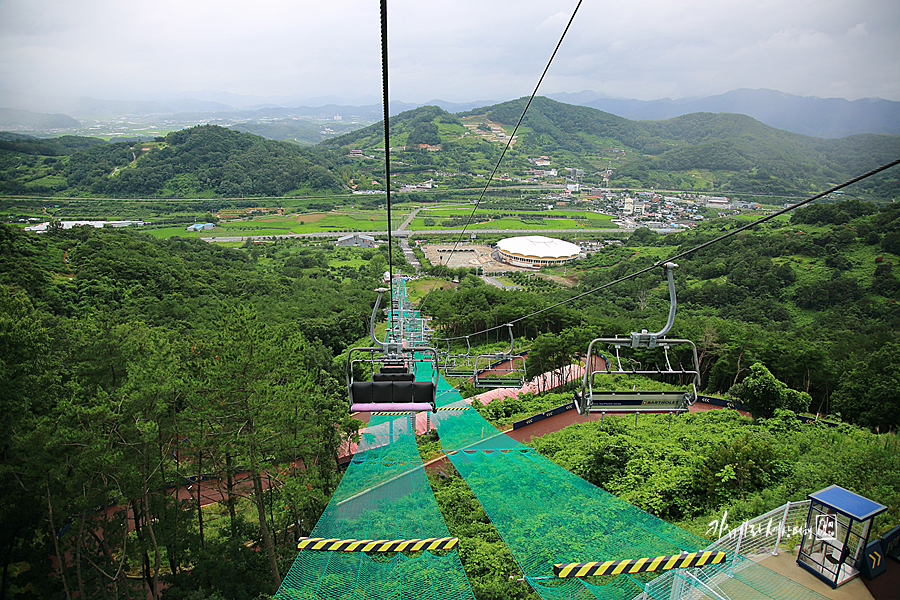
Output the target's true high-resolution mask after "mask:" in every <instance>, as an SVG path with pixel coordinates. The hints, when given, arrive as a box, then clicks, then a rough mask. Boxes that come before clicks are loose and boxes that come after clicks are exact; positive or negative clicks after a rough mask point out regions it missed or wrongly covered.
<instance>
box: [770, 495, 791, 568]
mask: <svg viewBox="0 0 900 600" xmlns="http://www.w3.org/2000/svg"><path fill="white" fill-rule="evenodd" d="M789 512H791V502H790V500H788V502H787V504H785V505H784V515H783V516H782V517H781V523H780V524H779V525H778V535H777V536H776V537H775V547H774V548H772V556H778V545H779V544H780V543H781V535H782V534H783V533H784V527H785V525H786V524H787V518H788V513H789Z"/></svg>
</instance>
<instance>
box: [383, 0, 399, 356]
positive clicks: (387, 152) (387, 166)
mask: <svg viewBox="0 0 900 600" xmlns="http://www.w3.org/2000/svg"><path fill="white" fill-rule="evenodd" d="M387 34H388V31H387V0H381V87H382V95H383V97H384V185H385V189H386V190H387V242H388V244H387V246H388V287H389V288H390V289H389V291H390V295H391V306H390V308H391V310H390V315H391V325H390V329H389V330H390V331H394V318H395V317H394V313H395V312H396V311H395V310H393V308H394V249H393V247H392V245H391V133H390V129H391V125H390V118H389V114H388V113H389V108H388V51H387V39H388V35H387ZM389 335H390V334H389ZM393 341H396V340H393Z"/></svg>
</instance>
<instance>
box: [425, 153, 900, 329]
mask: <svg viewBox="0 0 900 600" xmlns="http://www.w3.org/2000/svg"><path fill="white" fill-rule="evenodd" d="M898 164H900V158H898V159H895V160H892V161H891V162H889V163H887V164H885V165H882V166H880V167H877V168H875V169H872V170H871V171H867V172H866V173H863V174H862V175H858V176H856V177H854V178H852V179H848V180H847V181H845V182H844V183H840V184H838V185H835V186H833V187H830V188H828V189H827V190H825V191H824V192H820V193H818V194H816V195H815V196H810V197H809V198H807V199H805V200H802V201H800V202H798V203H797V204H794V205H792V206H789V207H786V208H783V209H781V210H778V211H775V212H773V213H772V214H770V215H766V216H764V217H760V218H759V219H757V220H755V221H752V222H750V223H748V224H746V225H744V226H742V227H738V228H737V229H734V230H732V231H729V232H727V233H723V234H722V235H720V236H718V237H716V238H713V239H711V240H709V241H707V242H703V243H702V244H698V245H696V246H694V247H693V248H689V249H688V250H685V251H684V252H679V253H678V254H675V255H673V256H670V257H668V258H664V259H662V260H659V261H657V262H655V263H653V265H651V266H649V267H645V268H643V269H640V270H638V271H635V272H634V273H631V274H629V275H625V276H624V277H620V278H619V279H616V280H615V281H610V282H609V283H604V284H603V285H601V286H598V287H595V288H593V289H591V290H588V291H586V292H582V293H581V294H578V295H577V296H572V297H571V298H568V299H566V300H563V301H561V302H557V303H556V304H553V305H551V306H547V307H545V308H542V309H540V310H536V311H534V312H532V313H530V314H527V315H525V316H523V317H519V318H517V319H513V320H511V321H508V322H507V323H504V324H503V325H497V326H495V327H490V328H488V329H483V330H481V331H478V332H476V333H470V334H469V335H467V336H457V337H449V338H434V339H435V341H447V342H452V341H454V340H461V339H465V338H467V337H473V336H476V335H481V334H483V333H490V332H491V331H496V330H498V329H501V328H503V327H507V326H509V325H514V324H516V323H518V322H520V321H524V320H525V319H530V318H531V317H535V316H537V315H539V314H541V313H544V312H547V311H548V310H552V309H554V308H558V307H560V306H563V305H565V304H568V303H570V302H574V301H575V300H578V299H580V298H584V297H585V296H590V295H591V294H595V293H597V292H599V291H601V290H604V289H606V288H608V287H612V286H614V285H617V284H619V283H622V282H624V281H628V280H629V279H634V278H635V277H638V276H640V275H643V274H644V273H647V272H649V271H652V270H653V269H656V268H658V267H660V266H661V265H664V264H666V263H667V262H675V261H676V260H678V259H679V258H682V257H685V256H688V255H690V254H693V253H695V252H697V251H699V250H702V249H704V248H706V247H708V246H711V245H713V244H716V243H718V242H721V241H722V240H724V239H727V238H730V237H732V236H735V235H737V234H739V233H741V232H742V231H747V230H748V229H752V228H753V227H756V226H757V225H760V224H761V223H765V222H766V221H770V220H772V219H774V218H775V217H779V216H781V215H783V214H785V213H787V212H790V211H792V210H794V209H796V208H800V207H801V206H804V205H806V204H809V203H810V202H813V201H814V200H818V199H819V198H824V197H825V196H827V195H828V194H831V193H833V192H836V191H838V190H840V189H843V188H845V187H847V186H849V185H853V184H854V183H858V182H860V181H862V180H863V179H867V178H869V177H871V176H872V175H877V174H878V173H881V172H882V171H885V170H887V169H890V168H891V167H896V166H897V165H898Z"/></svg>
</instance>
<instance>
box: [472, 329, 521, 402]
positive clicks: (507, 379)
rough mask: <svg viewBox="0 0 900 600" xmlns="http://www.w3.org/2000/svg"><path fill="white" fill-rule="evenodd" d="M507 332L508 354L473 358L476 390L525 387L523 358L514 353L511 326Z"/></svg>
mask: <svg viewBox="0 0 900 600" xmlns="http://www.w3.org/2000/svg"><path fill="white" fill-rule="evenodd" d="M506 327H507V328H508V330H509V352H505V353H504V352H497V353H493V354H480V355H478V356H476V357H475V375H474V379H473V382H474V384H475V387H476V388H520V387H522V386H523V385H525V357H524V356H522V355H521V354H516V353H515V344H516V341H515V338H514V337H513V332H512V324H511V323H507V325H506Z"/></svg>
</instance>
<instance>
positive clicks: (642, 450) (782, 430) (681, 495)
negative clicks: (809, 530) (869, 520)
mask: <svg viewBox="0 0 900 600" xmlns="http://www.w3.org/2000/svg"><path fill="white" fill-rule="evenodd" d="M897 444H898V439H897V435H896V434H890V435H885V434H882V435H880V436H879V435H875V434H873V433H871V432H869V431H867V430H865V429H856V428H850V427H846V426H843V427H841V428H839V429H835V428H828V427H825V426H823V425H820V424H809V425H801V424H800V422H799V421H797V419H796V417H795V415H794V413H792V412H790V411H782V410H779V411H777V412H776V414H775V417H774V418H772V419H757V420H755V421H751V420H750V419H748V418H746V417H741V416H740V415H739V414H737V413H735V412H734V411H728V410H715V411H709V412H697V413H690V414H686V415H680V416H678V417H676V418H675V419H673V422H672V425H671V428H668V426H667V420H666V417H665V416H662V415H642V416H641V417H640V418H639V419H638V426H637V428H634V420H633V417H607V418H606V419H605V421H604V423H603V429H602V430H601V429H600V423H598V422H596V421H595V422H586V423H579V424H575V425H571V426H569V427H567V428H565V429H563V430H561V431H558V432H554V433H550V434H547V435H545V436H543V437H541V438H535V439H533V440H532V441H531V445H532V446H533V447H534V448H535V449H537V450H538V451H539V452H541V454H543V455H544V456H547V457H548V458H550V459H551V460H553V461H554V462H556V463H557V464H559V465H561V466H563V467H565V468H566V469H568V470H570V471H572V472H573V473H575V474H577V475H579V476H580V477H583V478H584V479H586V480H587V481H590V482H591V483H594V484H596V485H599V486H601V487H603V488H604V489H606V490H607V491H609V492H611V493H613V494H615V495H617V496H619V497H620V498H622V499H624V500H627V501H628V502H630V503H632V504H634V505H635V506H638V507H640V508H643V509H644V510H647V511H649V512H651V513H653V514H655V515H657V516H659V517H661V518H664V519H666V520H669V521H674V522H679V523H680V524H681V525H682V526H683V527H686V528H687V529H689V530H692V531H694V532H696V533H698V534H706V535H707V536H712V538H715V537H717V535H718V532H717V531H710V530H709V528H708V524H709V523H710V522H711V521H714V520H717V516H719V517H720V516H721V514H722V512H723V511H726V510H727V511H728V519H729V521H730V522H731V523H738V522H740V521H741V520H742V519H747V518H751V517H755V516H757V515H760V514H763V513H764V512H766V511H768V510H771V509H773V508H775V507H777V506H780V505H782V504H784V503H785V502H786V501H788V500H791V501H797V500H803V499H805V498H806V495H807V494H809V493H811V492H814V491H816V490H819V489H822V488H824V487H827V486H829V485H831V484H834V483H837V484H839V485H841V486H843V487H845V488H847V489H850V490H852V491H855V492H857V493H859V494H862V495H864V496H866V497H868V498H871V499H873V500H875V501H877V502H880V503H882V504H884V505H886V506H888V509H889V510H888V513H887V514H885V515H883V516H882V517H880V518H879V519H878V520H877V522H876V531H886V530H887V529H889V528H890V527H891V526H892V524H893V523H895V522H896V521H897V520H898V518H900V495H898V493H897V489H900V488H898V487H897V486H898V484H900V470H898V468H897V463H896V460H895V459H896V452H897V447H898V446H897Z"/></svg>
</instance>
